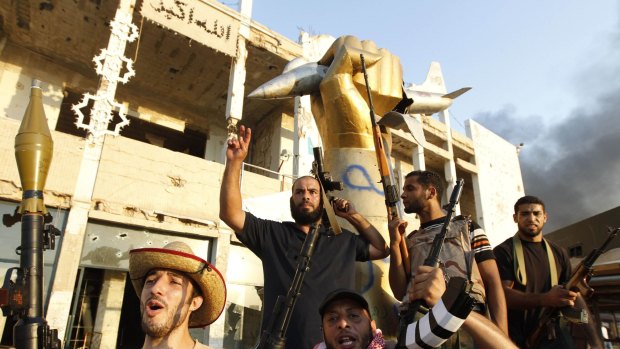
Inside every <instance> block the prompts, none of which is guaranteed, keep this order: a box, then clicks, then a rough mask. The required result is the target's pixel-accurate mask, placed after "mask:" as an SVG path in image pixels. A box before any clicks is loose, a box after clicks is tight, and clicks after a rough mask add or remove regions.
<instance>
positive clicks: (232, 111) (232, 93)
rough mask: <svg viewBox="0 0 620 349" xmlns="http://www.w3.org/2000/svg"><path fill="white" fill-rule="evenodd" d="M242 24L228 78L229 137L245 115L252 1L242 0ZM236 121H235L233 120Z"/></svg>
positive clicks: (227, 111) (227, 117)
mask: <svg viewBox="0 0 620 349" xmlns="http://www.w3.org/2000/svg"><path fill="white" fill-rule="evenodd" d="M239 12H240V13H241V23H240V26H239V37H238V39H237V40H238V41H237V57H235V58H234V59H233V63H232V67H231V69H230V76H229V78H228V80H229V81H228V98H227V100H226V120H227V121H228V136H229V137H230V135H231V134H232V132H233V131H234V129H233V128H232V126H236V125H237V121H238V120H241V117H242V115H243V97H244V93H245V73H246V70H245V61H246V60H247V58H248V50H247V46H246V40H247V39H249V38H250V24H251V18H252V0H241V2H240V3H239ZM231 119H234V120H231Z"/></svg>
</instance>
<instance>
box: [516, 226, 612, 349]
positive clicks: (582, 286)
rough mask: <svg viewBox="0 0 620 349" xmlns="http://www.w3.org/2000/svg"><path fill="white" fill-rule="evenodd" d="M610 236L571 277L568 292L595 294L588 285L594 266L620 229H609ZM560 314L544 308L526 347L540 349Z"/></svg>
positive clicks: (556, 309)
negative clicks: (549, 328) (544, 337)
mask: <svg viewBox="0 0 620 349" xmlns="http://www.w3.org/2000/svg"><path fill="white" fill-rule="evenodd" d="M608 231H609V236H608V237H607V239H606V240H605V242H603V244H602V245H601V247H599V248H595V249H593V250H592V251H591V252H590V254H588V256H587V257H586V258H584V259H583V260H582V261H581V263H579V266H578V267H577V269H576V270H575V271H574V272H573V274H572V275H571V276H570V278H569V279H568V281H567V282H566V284H564V288H565V289H567V290H571V291H573V292H579V293H580V294H581V295H582V296H583V297H584V298H589V297H590V296H592V293H594V290H593V289H592V288H591V287H590V285H588V282H589V281H590V278H591V277H592V269H593V268H592V266H593V265H594V262H596V260H597V259H598V257H600V256H601V254H603V252H605V249H606V248H607V246H608V245H609V243H610V242H611V240H613V239H614V238H615V237H616V235H618V231H620V228H616V229H612V228H608ZM559 312H560V309H559V308H552V307H544V308H542V310H541V312H540V317H539V321H538V325H537V326H536V328H535V329H534V331H533V332H532V334H531V335H530V336H529V337H528V338H527V341H526V342H525V346H526V348H528V349H533V348H538V346H539V343H540V340H541V339H542V335H543V333H544V332H545V329H547V328H548V327H549V325H550V324H551V322H552V321H553V320H554V319H555V318H557V316H558V314H559Z"/></svg>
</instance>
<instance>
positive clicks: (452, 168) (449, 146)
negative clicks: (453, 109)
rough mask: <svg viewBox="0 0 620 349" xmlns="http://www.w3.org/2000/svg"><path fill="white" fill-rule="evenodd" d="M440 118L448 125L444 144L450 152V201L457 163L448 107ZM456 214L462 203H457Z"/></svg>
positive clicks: (447, 172) (446, 169)
mask: <svg viewBox="0 0 620 349" xmlns="http://www.w3.org/2000/svg"><path fill="white" fill-rule="evenodd" d="M439 119H440V121H441V122H443V123H444V124H445V125H446V143H445V144H444V149H445V150H447V151H448V153H449V154H450V160H448V161H446V162H445V163H444V167H443V169H444V174H445V176H446V181H447V182H448V185H447V186H446V192H445V194H444V200H445V202H446V203H448V200H450V193H452V188H454V186H455V185H456V179H457V178H456V164H455V162H454V151H453V150H452V127H450V112H448V109H446V110H444V111H442V112H441V113H439ZM454 213H455V214H457V215H458V214H460V213H461V207H460V205H457V206H456V208H455V212H454Z"/></svg>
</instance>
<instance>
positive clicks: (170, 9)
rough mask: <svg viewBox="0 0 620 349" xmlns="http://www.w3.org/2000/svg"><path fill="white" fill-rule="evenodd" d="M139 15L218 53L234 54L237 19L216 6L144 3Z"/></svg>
mask: <svg viewBox="0 0 620 349" xmlns="http://www.w3.org/2000/svg"><path fill="white" fill-rule="evenodd" d="M140 12H141V13H142V16H144V17H145V18H147V19H149V20H152V21H154V22H156V23H158V24H161V25H163V26H165V27H167V28H170V29H172V30H174V31H176V32H178V33H180V34H183V35H185V36H187V37H189V38H191V39H192V40H195V41H198V42H200V43H202V44H204V45H206V46H209V47H211V48H213V49H216V50H218V51H221V52H223V53H225V54H227V55H229V56H232V57H235V56H236V54H237V36H238V33H239V20H238V19H237V18H234V17H232V16H231V15H230V14H229V13H227V11H224V10H222V9H220V8H218V6H217V4H211V3H209V2H207V1H196V0H145V1H144V2H143V4H142V10H141V11H140Z"/></svg>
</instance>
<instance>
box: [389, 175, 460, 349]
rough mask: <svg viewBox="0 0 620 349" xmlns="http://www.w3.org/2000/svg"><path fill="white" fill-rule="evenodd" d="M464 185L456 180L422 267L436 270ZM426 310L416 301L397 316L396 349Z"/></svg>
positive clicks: (402, 345)
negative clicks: (412, 324) (421, 311)
mask: <svg viewBox="0 0 620 349" xmlns="http://www.w3.org/2000/svg"><path fill="white" fill-rule="evenodd" d="M464 183H465V180H464V179H462V178H461V179H458V180H457V181H456V185H455V186H454V189H452V194H451V195H450V202H449V203H448V206H447V209H446V210H447V212H446V218H445V220H444V222H443V225H442V227H441V231H439V233H438V234H437V235H435V237H434V238H433V245H432V246H431V250H430V252H429V254H428V256H427V257H426V259H425V260H424V265H426V266H429V267H434V268H437V267H438V266H439V254H440V253H441V249H442V248H443V242H444V240H445V239H446V234H447V233H448V226H449V225H450V222H452V216H453V214H454V212H455V210H456V205H457V204H458V202H459V199H460V197H461V193H462V191H463V184H464ZM423 306H424V308H427V306H426V304H425V302H424V300H422V299H418V300H416V301H415V302H413V303H409V305H408V306H407V308H406V309H405V310H403V311H401V313H400V314H399V317H400V320H399V323H398V333H397V338H396V339H397V343H396V349H406V348H407V346H406V339H407V338H406V336H407V327H408V326H409V324H411V323H413V321H414V320H415V316H416V314H417V313H418V311H419V310H420V308H421V307H423Z"/></svg>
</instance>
